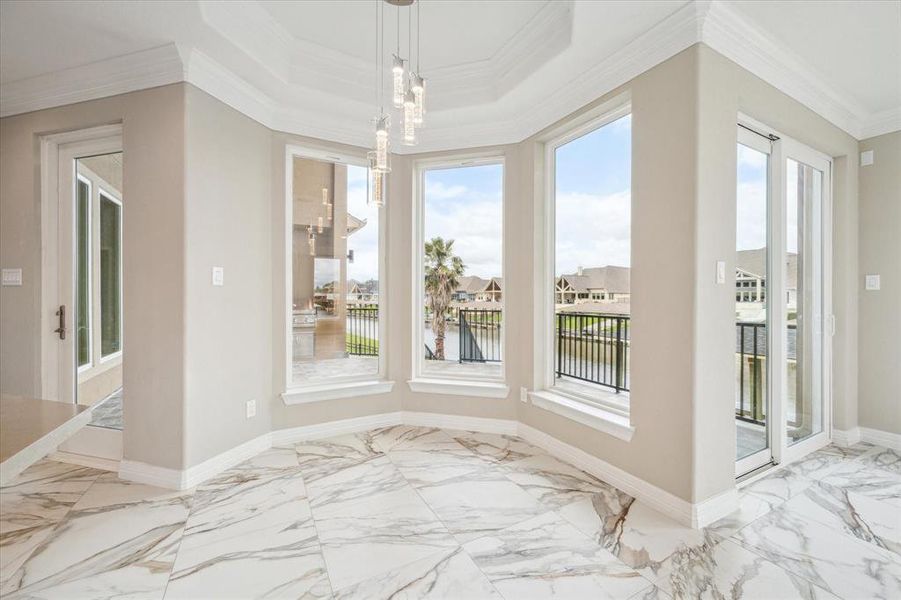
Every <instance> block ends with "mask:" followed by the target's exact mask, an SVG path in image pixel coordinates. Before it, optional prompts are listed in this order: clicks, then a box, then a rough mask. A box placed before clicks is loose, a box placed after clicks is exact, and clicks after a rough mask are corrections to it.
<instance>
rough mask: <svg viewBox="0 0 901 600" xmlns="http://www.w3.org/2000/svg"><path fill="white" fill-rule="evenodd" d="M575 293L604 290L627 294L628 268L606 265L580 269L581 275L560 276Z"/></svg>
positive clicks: (628, 286)
mask: <svg viewBox="0 0 901 600" xmlns="http://www.w3.org/2000/svg"><path fill="white" fill-rule="evenodd" d="M561 278H562V279H565V280H566V282H567V283H569V285H571V286H572V287H573V289H574V290H575V291H576V292H587V291H589V290H605V291H607V292H611V293H614V294H628V293H629V290H630V288H631V285H630V280H631V277H630V269H629V267H617V266H613V265H607V266H604V267H589V268H587V269H582V274H581V275H579V274H578V273H570V274H566V275H561Z"/></svg>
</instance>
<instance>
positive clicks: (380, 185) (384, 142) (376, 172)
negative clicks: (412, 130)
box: [367, 0, 403, 208]
mask: <svg viewBox="0 0 901 600" xmlns="http://www.w3.org/2000/svg"><path fill="white" fill-rule="evenodd" d="M384 6H385V5H384V3H383V2H382V1H381V0H376V11H375V22H376V27H375V29H376V43H375V45H376V68H377V70H378V77H377V79H376V81H377V83H376V91H377V99H378V105H379V116H378V117H377V118H376V120H375V150H373V151H371V152H369V153H368V154H367V158H368V159H369V180H368V181H367V184H368V187H369V190H368V191H367V192H368V193H367V201H368V202H369V203H370V204H372V205H373V206H376V207H377V208H381V207H383V206H384V205H385V198H386V195H387V194H386V190H387V179H388V173H390V172H391V154H390V141H389V139H388V138H389V128H390V119H389V117H388V115H386V114H385V105H384V102H383V97H384V88H383V87H382V82H383V81H384V79H383V77H384V70H385V69H384V57H385V51H384V47H385V13H384ZM399 19H400V17H399V16H398V23H400V21H399ZM397 50H398V54H400V42H399V41H398V47H397ZM398 59H399V57H398V56H397V55H395V61H394V66H395V67H397V64H398ZM400 68H401V73H400V82H401V88H403V61H400ZM393 71H394V70H393V69H392V72H393ZM393 74H394V75H395V76H396V75H397V73H393ZM395 79H396V78H395ZM402 101H403V98H401V102H402Z"/></svg>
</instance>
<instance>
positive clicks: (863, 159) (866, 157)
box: [860, 150, 876, 167]
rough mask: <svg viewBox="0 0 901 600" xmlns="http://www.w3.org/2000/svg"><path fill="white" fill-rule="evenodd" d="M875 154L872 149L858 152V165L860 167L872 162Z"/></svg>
mask: <svg viewBox="0 0 901 600" xmlns="http://www.w3.org/2000/svg"><path fill="white" fill-rule="evenodd" d="M875 158H876V157H875V155H874V154H873V151H872V150H867V151H865V152H861V153H860V166H861V167H869V166H870V165H872V164H873V161H874V160H875Z"/></svg>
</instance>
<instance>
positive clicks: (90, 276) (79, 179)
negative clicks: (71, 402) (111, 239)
mask: <svg viewBox="0 0 901 600" xmlns="http://www.w3.org/2000/svg"><path fill="white" fill-rule="evenodd" d="M79 183H83V184H85V185H86V186H88V199H87V201H88V223H87V235H88V239H87V240H86V242H87V245H88V258H87V263H88V264H87V270H88V272H87V287H88V300H87V309H88V327H87V330H88V362H86V363H85V364H83V365H79V364H78V311H77V310H73V311H72V325H73V327H72V334H73V335H74V336H75V340H74V343H75V366H76V369H77V372H78V374H79V375H80V374H81V373H83V372H85V371H90V370H91V368H93V366H94V341H95V340H94V338H95V336H94V254H95V252H94V191H95V189H94V182H93V181H92V180H91V179H90V178H88V177H86V176H84V175H83V174H81V173H79V172H78V167H77V166H76V168H75V190H74V194H73V195H74V198H73V201H74V202H73V204H74V206H73V209H72V217H73V218H72V221H73V226H74V227H75V232H74V233H73V236H72V237H73V240H72V241H73V242H74V243H73V247H74V248H73V255H74V256H73V260H74V261H75V268H74V272H73V273H72V275H73V277H74V282H75V283H74V285H73V288H72V292H73V298H74V302H73V305H72V308H75V309H77V308H78V219H79V214H78V208H79V207H78V203H77V200H78V184H79ZM97 220H98V222H99V220H100V219H99V218H98V219H97ZM57 264H59V263H57Z"/></svg>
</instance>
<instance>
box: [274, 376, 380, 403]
mask: <svg viewBox="0 0 901 600" xmlns="http://www.w3.org/2000/svg"><path fill="white" fill-rule="evenodd" d="M392 388H394V382H393V381H385V380H374V381H373V380H370V381H345V382H340V383H325V384H322V385H310V386H304V387H295V388H290V389H288V390H286V391H284V392H282V394H281V398H282V401H283V402H284V403H285V405H286V406H291V405H294V404H309V403H310V402H322V401H324V400H337V399H340V398H356V397H359V396H373V395H376V394H387V393H388V392H390V391H391V390H392Z"/></svg>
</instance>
